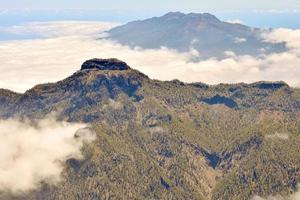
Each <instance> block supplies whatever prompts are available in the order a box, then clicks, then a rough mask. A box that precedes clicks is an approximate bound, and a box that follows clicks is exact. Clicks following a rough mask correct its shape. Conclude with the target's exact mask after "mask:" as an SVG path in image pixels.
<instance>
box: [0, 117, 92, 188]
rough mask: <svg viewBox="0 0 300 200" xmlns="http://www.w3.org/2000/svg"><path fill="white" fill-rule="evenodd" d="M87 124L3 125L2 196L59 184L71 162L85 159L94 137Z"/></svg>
mask: <svg viewBox="0 0 300 200" xmlns="http://www.w3.org/2000/svg"><path fill="white" fill-rule="evenodd" d="M85 127H86V125H85V124H80V123H67V122H58V121H56V120H55V119H54V118H52V117H51V118H50V117H49V118H46V119H43V120H40V121H36V122H34V123H32V122H30V121H19V120H15V119H14V120H12V119H11V120H4V121H0V193H1V192H3V191H6V192H7V191H9V192H12V193H16V194H20V193H22V192H26V191H29V190H33V189H35V188H37V187H39V185H40V183H41V182H46V183H48V184H56V183H58V182H59V181H61V172H62V171H63V169H64V164H65V161H66V160H67V159H69V158H77V159H80V158H82V153H81V148H82V146H83V144H84V143H89V142H92V141H93V140H94V139H95V135H94V134H93V133H92V131H90V130H89V129H87V128H85ZM75 135H76V136H75Z"/></svg>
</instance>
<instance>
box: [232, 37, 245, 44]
mask: <svg viewBox="0 0 300 200" xmlns="http://www.w3.org/2000/svg"><path fill="white" fill-rule="evenodd" d="M234 42H235V43H244V42H247V39H246V38H239V37H236V38H234Z"/></svg>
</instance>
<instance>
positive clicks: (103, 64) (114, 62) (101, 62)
mask: <svg viewBox="0 0 300 200" xmlns="http://www.w3.org/2000/svg"><path fill="white" fill-rule="evenodd" d="M87 69H98V70H129V69H130V67H129V66H128V65H127V63H125V62H123V61H121V60H119V59H116V58H110V59H99V58H93V59H90V60H87V61H85V62H84V63H83V64H82V65H81V69H80V70H87Z"/></svg>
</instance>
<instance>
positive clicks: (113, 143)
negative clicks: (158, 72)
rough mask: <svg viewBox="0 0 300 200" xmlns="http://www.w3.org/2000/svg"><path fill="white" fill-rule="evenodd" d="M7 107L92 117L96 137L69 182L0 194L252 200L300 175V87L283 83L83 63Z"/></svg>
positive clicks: (288, 186) (284, 190)
mask: <svg viewBox="0 0 300 200" xmlns="http://www.w3.org/2000/svg"><path fill="white" fill-rule="evenodd" d="M0 100H1V103H2V105H4V103H5V106H0V116H1V117H2V118H9V117H21V118H22V117H30V118H32V119H34V118H42V117H44V116H46V115H47V114H49V113H52V112H56V115H57V117H58V118H59V119H63V120H67V121H83V122H86V123H90V124H91V125H92V129H93V130H94V131H95V133H96V134H97V140H96V141H95V142H93V143H92V144H89V145H86V146H84V148H83V152H84V155H85V157H84V159H83V160H76V159H69V160H68V161H67V162H66V165H65V170H64V173H63V177H64V179H63V181H62V182H61V183H60V184H59V185H56V186H53V185H47V184H41V187H40V188H39V189H38V190H37V191H31V192H29V193H28V194H23V195H22V196H12V195H11V194H7V193H2V194H1V196H0V197H1V198H0V199H24V198H25V199H200V200H201V199H213V200H217V199H218V200H219V199H220V200H221V199H222V200H223V199H224V200H227V199H228V200H233V199H237V200H239V199H250V198H251V197H252V196H253V195H260V196H268V195H271V194H272V195H275V194H282V195H288V194H289V193H291V192H293V191H294V190H295V189H296V186H297V183H300V152H299V151H300V148H299V146H300V118H299V113H300V112H299V111H300V90H299V89H296V88H291V87H289V86H288V85H287V84H285V83H282V82H276V83H268V82H259V83H254V84H243V83H241V84H220V85H215V86H208V85H205V84H203V83H194V84H185V83H182V82H180V81H178V80H174V81H169V82H162V81H157V80H151V79H149V78H148V77H147V76H145V75H143V74H141V73H140V72H137V71H135V70H132V69H128V70H123V71H118V70H117V71H111V70H93V69H91V70H82V71H79V72H76V73H75V74H74V75H72V76H71V77H69V78H67V79H65V80H63V81H60V82H58V83H53V84H45V85H39V86H36V87H34V88H33V89H31V90H29V91H27V92H26V93H25V94H22V95H19V94H15V93H12V92H9V91H6V90H5V91H4V90H3V91H0Z"/></svg>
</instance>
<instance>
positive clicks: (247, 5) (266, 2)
mask: <svg viewBox="0 0 300 200" xmlns="http://www.w3.org/2000/svg"><path fill="white" fill-rule="evenodd" d="M299 6H300V3H299V0H276V1H274V0H242V1H236V0H210V1H206V0H205V1H204V0H185V1H182V0H163V1H162V0H152V1H146V0H126V1H125V0H113V1H106V0H105V1H103V0H102V1H101V0H100V1H99V0H85V1H81V0H63V1H62V0H43V1H40V0H23V1H22V0H10V1H7V0H1V4H0V8H1V9H4V10H5V9H24V8H26V9H72V8H73V9H95V8H96V9H99V10H119V11H120V10H126V11H140V10H143V11H145V10H152V11H157V10H158V11H162V10H164V11H166V10H174V9H175V10H178V9H180V10H181V9H183V10H244V9H267V10H271V9H276V10H282V9H291V10H294V9H297V8H299Z"/></svg>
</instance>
